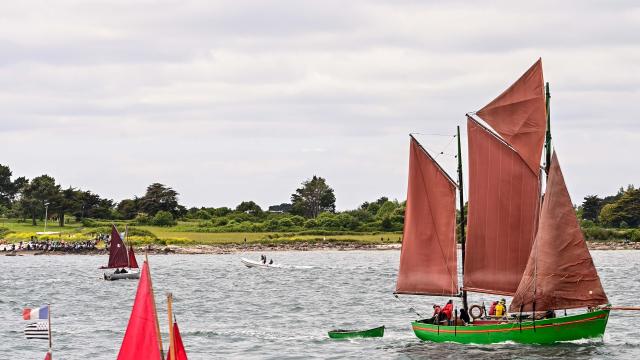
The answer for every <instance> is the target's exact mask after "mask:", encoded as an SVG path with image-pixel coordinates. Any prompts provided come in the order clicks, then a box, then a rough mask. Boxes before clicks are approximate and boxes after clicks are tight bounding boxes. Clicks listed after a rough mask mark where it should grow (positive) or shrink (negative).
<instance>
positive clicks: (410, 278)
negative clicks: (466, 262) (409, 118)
mask: <svg viewBox="0 0 640 360" xmlns="http://www.w3.org/2000/svg"><path fill="white" fill-rule="evenodd" d="M455 191H456V185H455V183H454V182H453V180H451V178H449V176H448V175H447V174H446V173H445V172H444V170H442V168H440V166H438V164H437V163H436V162H435V160H434V159H433V158H432V157H431V156H430V155H429V154H428V153H427V152H426V151H425V150H424V149H423V148H422V147H421V146H420V145H419V144H418V142H417V141H416V140H415V139H414V138H413V137H412V138H411V146H410V156H409V185H408V191H407V207H406V210H405V221H404V235H403V239H402V251H401V253H400V270H399V274H398V283H397V286H396V293H398V294H416V295H418V294H420V295H455V294H457V293H458V273H457V256H456V253H457V251H456V239H455V226H456V223H455V221H456V206H455V200H456V194H455Z"/></svg>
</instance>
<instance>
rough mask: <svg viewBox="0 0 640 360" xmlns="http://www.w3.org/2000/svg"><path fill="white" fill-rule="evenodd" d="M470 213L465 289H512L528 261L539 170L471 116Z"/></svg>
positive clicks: (496, 291) (499, 291)
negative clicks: (531, 167) (532, 167)
mask: <svg viewBox="0 0 640 360" xmlns="http://www.w3.org/2000/svg"><path fill="white" fill-rule="evenodd" d="M467 132H468V138H469V184H470V185H469V215H468V236H467V242H466V249H465V250H466V256H465V264H464V265H465V268H464V288H465V289H466V290H469V291H476V292H484V293H493V294H502V295H511V294H513V293H515V291H516V289H517V288H518V284H519V283H520V279H521V278H522V274H523V272H524V269H525V267H526V265H527V261H528V260H529V253H530V251H531V246H532V244H533V240H534V237H535V232H536V228H537V219H538V211H539V206H540V196H539V194H540V185H539V181H538V174H536V173H534V172H532V171H531V169H530V168H529V167H528V166H527V164H526V163H525V162H524V161H523V159H522V158H521V157H520V156H519V154H518V153H516V152H515V151H514V150H513V149H511V148H510V147H509V146H508V145H507V144H505V143H504V142H503V141H501V140H500V139H498V138H497V137H496V136H495V135H494V134H492V133H491V132H490V131H489V130H488V129H486V128H484V127H483V126H482V125H480V124H479V123H477V122H476V121H475V120H473V119H471V118H469V119H468V121H467Z"/></svg>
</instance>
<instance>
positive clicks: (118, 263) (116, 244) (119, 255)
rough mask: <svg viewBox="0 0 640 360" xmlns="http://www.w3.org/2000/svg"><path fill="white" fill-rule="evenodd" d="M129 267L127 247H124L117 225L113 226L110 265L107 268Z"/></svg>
mask: <svg viewBox="0 0 640 360" xmlns="http://www.w3.org/2000/svg"><path fill="white" fill-rule="evenodd" d="M128 265H129V259H128V256H127V247H126V246H124V243H123V242H122V238H120V234H119V233H118V229H116V226H115V225H112V226H111V245H110V246H109V264H108V265H107V268H119V267H126V266H128Z"/></svg>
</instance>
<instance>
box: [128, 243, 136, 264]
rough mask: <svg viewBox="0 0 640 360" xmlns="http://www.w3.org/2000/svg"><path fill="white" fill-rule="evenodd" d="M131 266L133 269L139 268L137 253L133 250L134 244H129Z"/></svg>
mask: <svg viewBox="0 0 640 360" xmlns="http://www.w3.org/2000/svg"><path fill="white" fill-rule="evenodd" d="M129 267H130V268H132V269H137V268H138V261H137V260H136V254H135V253H134V252H133V245H129Z"/></svg>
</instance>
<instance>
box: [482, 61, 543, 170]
mask: <svg viewBox="0 0 640 360" xmlns="http://www.w3.org/2000/svg"><path fill="white" fill-rule="evenodd" d="M476 114H477V115H478V116H480V117H481V118H482V120H484V121H485V122H487V124H489V125H491V127H492V128H493V129H494V130H495V131H496V132H497V133H498V134H499V135H500V136H501V137H502V138H503V139H505V140H506V142H507V143H509V144H510V145H511V146H512V147H513V148H514V149H516V151H517V152H518V153H519V154H520V156H522V159H523V160H524V161H525V163H526V164H527V165H528V166H529V168H531V170H532V171H533V172H535V173H537V172H538V169H539V168H540V157H541V155H542V145H543V143H544V136H545V131H546V125H547V124H546V106H545V97H544V78H543V75H542V59H538V61H536V63H535V64H533V66H531V68H529V70H527V72H525V73H524V74H523V75H522V76H521V77H520V78H519V79H518V80H517V81H516V82H515V83H514V84H513V85H511V86H510V87H509V88H508V89H507V90H505V91H504V92H503V93H502V94H500V96H498V97H497V98H495V99H494V100H493V101H491V102H490V103H489V104H487V105H486V106H485V107H483V108H482V109H480V110H479V111H477V112H476Z"/></svg>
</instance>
